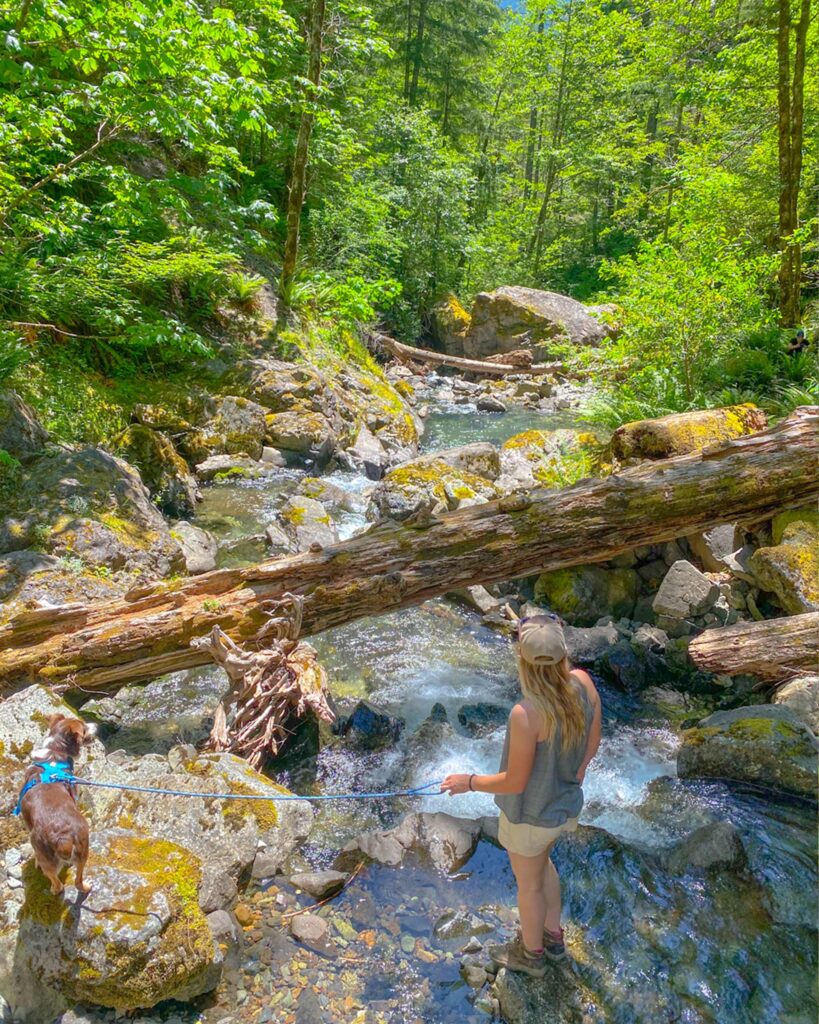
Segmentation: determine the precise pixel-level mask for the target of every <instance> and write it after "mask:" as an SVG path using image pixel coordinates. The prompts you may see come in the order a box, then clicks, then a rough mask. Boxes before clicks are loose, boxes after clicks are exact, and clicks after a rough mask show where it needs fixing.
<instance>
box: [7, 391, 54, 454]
mask: <svg viewBox="0 0 819 1024" xmlns="http://www.w3.org/2000/svg"><path fill="white" fill-rule="evenodd" d="M47 440H48V434H47V432H46V430H45V428H44V427H43V425H42V424H41V423H40V421H39V420H38V419H37V414H36V413H35V412H34V410H33V409H32V408H31V406H30V405H27V404H26V403H25V402H24V401H23V400H22V398H20V396H19V395H18V394H16V392H14V391H2V390H0V450H2V451H6V452H8V453H9V455H11V456H12V457H13V458H15V459H19V460H21V461H22V462H25V461H26V460H28V459H31V458H33V457H34V456H36V455H39V454H40V452H41V451H42V450H43V447H44V445H45V443H46V441H47Z"/></svg>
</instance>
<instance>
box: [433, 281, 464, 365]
mask: <svg viewBox="0 0 819 1024" xmlns="http://www.w3.org/2000/svg"><path fill="white" fill-rule="evenodd" d="M471 322H472V317H471V316H470V315H469V313H468V312H467V311H466V310H465V309H464V307H463V306H462V305H461V303H460V302H459V301H458V297H457V296H456V295H453V294H452V293H451V292H450V293H449V295H447V296H446V298H445V299H443V300H442V301H441V302H439V303H438V305H437V306H436V307H435V308H434V309H433V311H432V323H433V329H434V332H435V340H436V341H437V342H438V344H439V345H440V346H441V347H442V348H443V350H444V351H445V352H448V353H449V355H451V356H462V355H463V354H464V338H465V337H466V333H467V331H468V330H469V325H470V324H471Z"/></svg>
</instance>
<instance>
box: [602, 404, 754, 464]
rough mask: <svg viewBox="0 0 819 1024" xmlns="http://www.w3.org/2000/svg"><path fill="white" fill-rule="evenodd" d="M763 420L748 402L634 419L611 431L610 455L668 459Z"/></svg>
mask: <svg viewBox="0 0 819 1024" xmlns="http://www.w3.org/2000/svg"><path fill="white" fill-rule="evenodd" d="M767 422H768V421H767V418H766V416H765V413H764V412H762V410H761V409H757V407H756V406H755V405H751V404H750V403H747V404H745V405H731V406H726V407H725V408H722V409H697V410H694V411H693V412H681V413H674V414H673V415H671V416H662V417H660V418H659V419H655V420H635V422H633V423H626V424H624V425H623V426H622V427H618V428H617V430H615V432H614V434H613V435H612V438H611V454H612V457H613V458H614V459H616V460H617V461H619V462H633V461H639V460H640V459H670V458H672V457H673V456H675V455H688V454H689V453H691V452H699V451H702V450H703V448H707V447H708V446H709V445H712V444H719V443H723V442H725V441H733V440H735V439H736V438H738V437H743V436H745V435H746V434H753V433H756V432H757V431H758V430H764V429H765V427H766V426H767Z"/></svg>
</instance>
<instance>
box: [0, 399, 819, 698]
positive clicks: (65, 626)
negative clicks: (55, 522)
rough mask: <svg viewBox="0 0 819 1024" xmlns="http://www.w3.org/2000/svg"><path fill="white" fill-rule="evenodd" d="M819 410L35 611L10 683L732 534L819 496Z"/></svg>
mask: <svg viewBox="0 0 819 1024" xmlns="http://www.w3.org/2000/svg"><path fill="white" fill-rule="evenodd" d="M817 427H819V409H817V408H812V409H801V410H798V411H797V412H795V413H793V414H792V415H791V416H789V417H788V418H787V419H786V420H784V421H783V422H782V423H780V424H779V425H778V426H776V427H774V428H772V429H770V430H765V431H762V432H760V433H758V434H752V435H749V436H747V437H744V438H740V439H738V440H736V441H731V442H728V443H727V444H723V445H719V446H716V447H714V448H711V449H706V450H705V451H703V452H699V453H696V454H692V455H685V456H681V457H679V458H676V459H669V460H667V461H664V462H651V463H644V464H641V465H639V466H636V467H634V468H633V469H629V470H626V471H625V472H623V473H620V474H615V475H613V476H610V477H607V478H605V479H602V480H585V481H581V482H580V483H578V484H575V485H574V486H572V487H568V488H566V489H565V490H556V491H546V490H538V491H533V492H530V493H528V494H513V495H510V496H507V497H504V498H500V499H499V500H497V501H491V502H489V503H487V504H485V505H478V506H474V507H471V508H466V509H462V510H458V511H456V512H452V513H449V514H447V515H442V516H440V517H439V518H434V517H433V518H431V519H430V520H429V521H427V522H423V523H420V522H417V523H402V524H396V523H384V524H381V525H379V526H376V527H375V528H373V529H372V530H370V531H369V532H368V533H365V534H362V535H360V536H357V537H353V538H351V539H350V540H347V541H344V542H342V543H339V544H335V545H333V546H331V547H327V548H324V549H323V550H320V551H309V552H305V553H303V554H299V555H294V556H292V557H289V558H282V559H278V560H276V561H269V562H262V563H261V564H259V565H253V566H249V567H247V568H241V569H222V570H217V571H215V572H211V573H207V574H205V575H202V576H197V577H195V578H193V579H190V580H185V581H182V582H176V583H173V584H159V585H157V586H154V587H151V588H145V589H143V590H142V591H138V592H132V593H130V594H128V595H126V597H125V598H123V599H121V600H119V601H116V602H110V601H109V602H106V603H103V604H88V605H71V606H65V607H62V608H43V609H37V610H33V611H29V612H24V613H22V614H21V615H18V616H17V617H16V618H14V619H12V620H11V621H10V622H8V623H7V624H6V625H4V626H2V627H0V682H1V683H2V685H3V686H4V687H5V688H6V689H8V688H10V687H13V686H16V685H20V684H21V683H24V682H31V681H42V682H52V683H58V684H63V685H72V684H73V685H77V686H82V687H83V688H96V687H100V688H102V687H108V686H114V687H115V686H117V685H121V684H123V683H126V682H135V681H138V680H144V679H150V678H153V677H155V676H157V675H160V674H161V673H164V672H169V671H173V670H175V669H181V668H186V667H189V666H192V665H198V664H203V663H205V662H207V661H208V657H209V656H208V655H207V653H206V652H203V651H201V650H196V649H194V648H192V647H191V644H190V642H191V640H193V639H194V638H196V637H202V636H205V635H206V634H208V633H210V631H211V630H212V629H213V627H214V626H216V625H219V626H221V628H222V629H223V630H224V631H225V632H226V633H227V634H228V635H229V636H230V637H232V638H233V639H234V640H236V641H248V640H252V639H253V638H254V637H255V635H256V634H257V632H258V631H259V630H263V629H264V626H265V623H266V621H267V618H268V616H269V614H270V612H271V609H274V608H275V607H277V605H276V602H277V601H279V600H280V599H281V598H282V597H283V595H284V594H286V593H288V592H290V593H292V594H294V595H297V596H301V597H302V598H303V629H302V633H303V634H310V633H315V632H319V631H321V630H324V629H327V628H329V627H331V626H338V625H341V624H342V623H345V622H350V621H352V620H354V619H358V618H361V617H363V616H367V615H379V614H381V613H383V612H387V611H391V610H393V609H396V608H401V607H402V606H405V605H410V604H417V603H419V602H421V601H424V600H426V599H427V598H431V597H435V596H437V595H440V594H444V593H446V592H447V591H450V590H457V589H459V588H462V587H467V586H471V585H473V584H476V583H492V582H500V581H502V580H508V579H513V578H515V577H518V576H526V575H530V574H532V573H535V572H540V571H545V570H552V569H560V568H564V567H567V566H572V565H582V564H585V563H589V562H594V561H601V560H604V559H608V558H612V557H613V556H615V555H617V554H620V553H622V552H624V551H629V550H631V549H632V548H635V547H637V546H639V545H641V544H648V543H654V542H659V541H664V540H671V539H673V538H676V537H680V536H684V535H686V534H690V533H694V532H697V531H700V530H704V529H707V528H708V527H711V526H714V525H716V524H718V523H722V522H735V521H740V522H755V521H759V520H763V519H766V518H770V517H771V516H772V515H773V514H775V513H776V512H779V511H781V510H783V509H787V508H791V507H804V506H805V505H806V504H807V503H808V502H809V501H811V500H812V499H815V498H816V497H817V495H819V478H818V477H817V473H816V466H817V456H819V431H817Z"/></svg>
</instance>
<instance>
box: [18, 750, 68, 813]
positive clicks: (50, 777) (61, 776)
mask: <svg viewBox="0 0 819 1024" xmlns="http://www.w3.org/2000/svg"><path fill="white" fill-rule="evenodd" d="M34 764H35V767H37V768H40V769H42V770H41V772H40V774H39V775H34V776H32V777H31V778H30V779H29V780H28V782H27V783H26V784H25V786H23V788H22V789H21V790H20V796H19V797H18V798H17V806H16V807H15V808H14V811H13V812H12V813H13V814H16V815H19V814H20V812H21V811H22V809H23V797H24V796H25V795H26V793H28V791H29V790H30V789H34V787H35V786H37V785H39V784H40V783H41V782H43V783H46V782H67V783H69V784H71V783H72V782H73V781H74V762H73V761H72V760H71V759H70V758H69V759H68V760H67V761H48V762H45V763H44V762H42V761H35V762H34Z"/></svg>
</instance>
